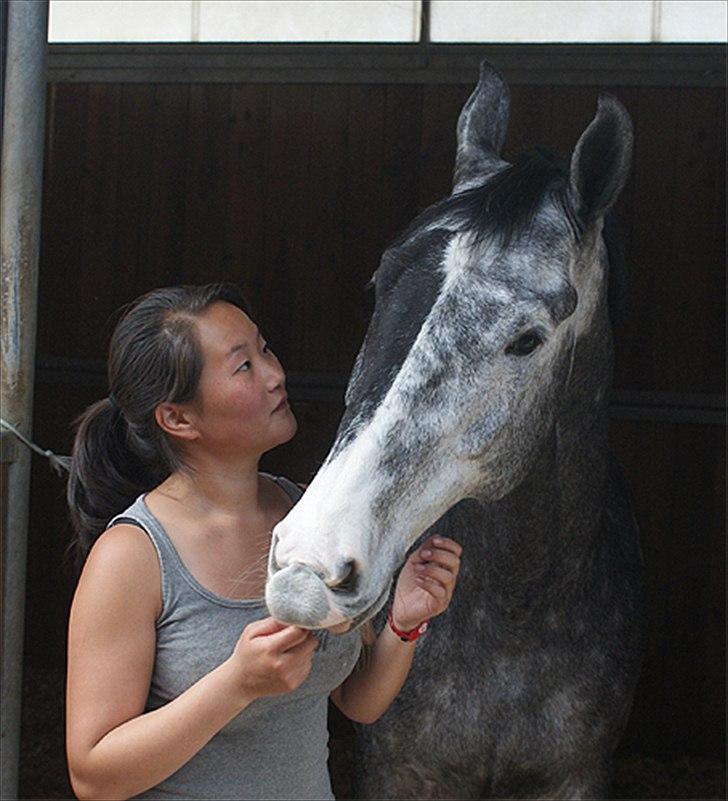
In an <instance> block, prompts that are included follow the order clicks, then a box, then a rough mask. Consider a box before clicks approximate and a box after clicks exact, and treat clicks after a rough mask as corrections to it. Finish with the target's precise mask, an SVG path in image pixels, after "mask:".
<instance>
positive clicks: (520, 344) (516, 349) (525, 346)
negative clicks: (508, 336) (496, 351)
mask: <svg viewBox="0 0 728 801" xmlns="http://www.w3.org/2000/svg"><path fill="white" fill-rule="evenodd" d="M542 344H543V337H541V335H540V334H538V333H536V331H528V332H527V333H525V334H521V336H520V337H518V339H517V340H515V342H511V344H510V345H509V346H508V347H507V348H506V353H507V354H509V355H510V356H528V354H529V353H533V351H535V350H536V348H537V347H538V346H539V345H542Z"/></svg>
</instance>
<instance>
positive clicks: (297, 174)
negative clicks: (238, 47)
mask: <svg viewBox="0 0 728 801" xmlns="http://www.w3.org/2000/svg"><path fill="white" fill-rule="evenodd" d="M311 126H312V120H311V87H310V86H271V87H270V129H269V137H270V164H271V170H270V173H269V175H268V189H267V198H268V202H267V205H266V209H265V223H264V228H265V243H264V247H265V250H264V253H265V278H264V283H263V286H262V288H261V295H260V302H259V308H258V310H257V314H258V316H259V323H260V324H261V326H263V331H264V333H265V334H266V336H267V337H268V341H269V343H270V345H271V347H272V348H273V350H274V351H275V352H276V354H277V355H278V357H279V358H280V359H281V360H282V362H283V364H284V366H286V367H289V368H290V367H292V366H294V364H295V363H293V362H292V361H291V359H290V356H291V354H292V353H293V351H294V348H295V342H294V339H295V337H296V336H297V332H295V331H294V330H293V315H294V305H295V304H297V303H302V302H306V301H305V299H303V298H301V297H297V296H296V295H295V294H294V292H293V291H292V288H291V287H292V281H295V280H296V279H295V275H294V274H295V272H296V271H300V270H305V269H306V267H307V265H306V248H305V241H306V237H307V236H308V232H307V231H306V227H305V217H304V215H303V213H302V210H303V209H305V208H306V205H307V204H308V203H309V202H310V199H309V193H308V174H309V166H308V165H309V161H310V151H311V141H310V132H311Z"/></svg>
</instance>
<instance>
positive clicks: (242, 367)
mask: <svg viewBox="0 0 728 801" xmlns="http://www.w3.org/2000/svg"><path fill="white" fill-rule="evenodd" d="M249 368H250V362H249V361H247V362H243V363H242V364H241V365H240V367H238V369H237V370H236V371H235V372H236V373H244V372H247V370H248V369H249Z"/></svg>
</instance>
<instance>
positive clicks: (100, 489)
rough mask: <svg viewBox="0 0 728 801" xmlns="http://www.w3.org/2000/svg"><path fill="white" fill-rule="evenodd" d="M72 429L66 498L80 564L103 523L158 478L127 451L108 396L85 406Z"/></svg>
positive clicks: (125, 438)
mask: <svg viewBox="0 0 728 801" xmlns="http://www.w3.org/2000/svg"><path fill="white" fill-rule="evenodd" d="M76 425H77V432H76V439H75V441H74V445H73V452H72V454H71V469H70V475H69V478H68V486H67V490H66V497H67V500H68V506H69V510H70V514H71V523H72V524H73V528H74V530H75V532H76V540H75V546H76V551H77V554H78V561H79V563H81V562H83V560H84V559H85V558H86V556H87V554H88V552H89V550H90V549H91V546H92V545H93V544H94V541H95V540H96V539H97V537H98V536H99V534H100V533H101V532H102V531H103V530H104V529H105V527H106V524H107V523H108V522H109V520H111V518H112V517H114V515H117V514H119V512H122V511H123V510H124V509H126V508H127V506H129V505H130V504H131V503H132V502H133V501H134V500H135V499H136V498H137V497H138V496H139V495H140V494H141V493H143V492H148V491H149V490H151V489H152V488H153V487H155V486H156V485H157V484H159V483H160V482H161V481H162V480H163V479H164V476H160V475H159V474H155V472H154V470H153V469H150V468H149V467H148V466H147V465H145V464H144V462H143V461H142V460H141V459H140V458H139V457H138V456H136V454H135V453H134V452H133V451H132V450H131V448H130V447H129V443H128V434H127V425H126V421H125V419H124V415H123V413H122V411H121V409H119V407H118V406H116V405H115V404H114V403H113V402H112V401H111V400H110V399H109V398H105V399H104V400H100V401H97V402H96V403H94V404H93V405H92V406H89V408H88V409H86V411H85V412H84V413H83V414H82V415H81V417H79V418H78V420H77V421H76Z"/></svg>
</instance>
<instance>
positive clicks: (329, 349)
mask: <svg viewBox="0 0 728 801" xmlns="http://www.w3.org/2000/svg"><path fill="white" fill-rule="evenodd" d="M348 99H349V94H348V91H347V87H344V86H341V87H338V86H312V87H311V128H310V139H309V142H310V145H309V158H308V174H307V179H306V191H307V193H308V200H307V202H306V203H304V204H303V207H302V208H301V209H299V210H298V212H297V213H298V214H299V215H302V217H303V225H304V230H305V238H304V243H303V245H304V253H305V257H304V262H303V263H302V264H300V265H297V266H296V268H295V269H294V270H293V271H292V272H291V274H290V276H289V280H290V282H291V292H292V293H293V295H294V296H295V297H299V298H305V299H306V300H305V302H300V303H297V304H295V306H294V310H293V317H292V320H291V326H292V330H293V332H294V338H293V341H292V348H291V363H292V364H295V365H296V366H297V367H298V366H300V368H301V369H305V370H342V369H345V367H346V364H347V363H350V359H352V358H353V355H354V354H353V353H352V350H353V345H352V342H351V327H350V326H349V325H348V324H347V320H348V316H349V315H348V308H349V304H350V303H351V300H350V296H349V294H348V292H347V287H348V286H349V274H350V271H351V262H352V258H351V257H350V255H349V254H348V253H347V252H346V249H345V244H344V243H345V235H346V195H347V192H348V191H349V190H348V186H347V178H348V176H347V173H346V166H347V165H346V155H347V151H346V147H347V125H348V111H349V110H348ZM334 331H336V332H337V333H336V335H335V336H333V335H332V333H333V332H334Z"/></svg>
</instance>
